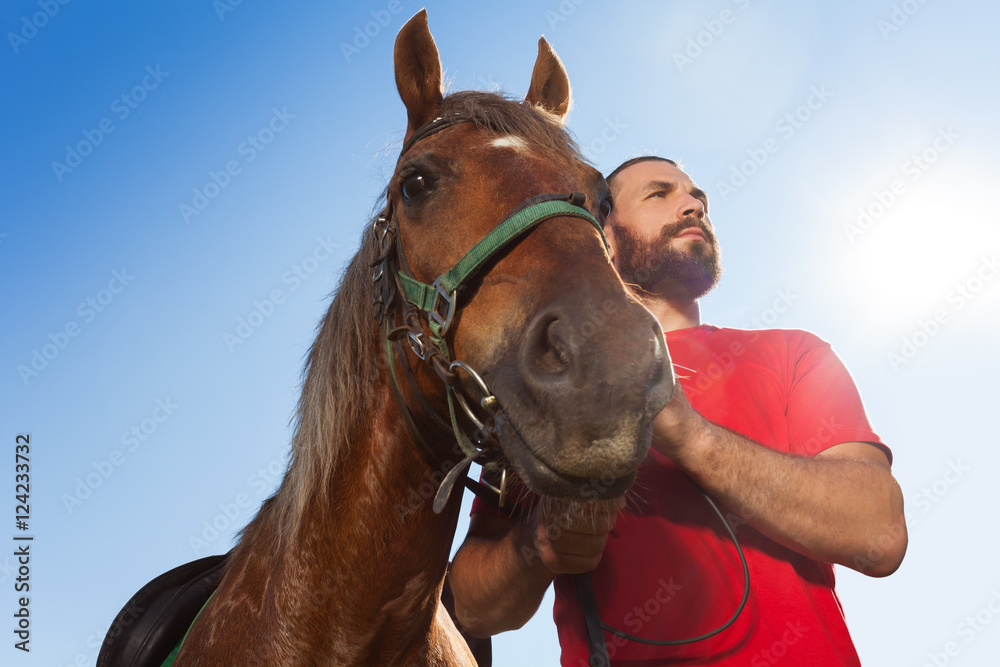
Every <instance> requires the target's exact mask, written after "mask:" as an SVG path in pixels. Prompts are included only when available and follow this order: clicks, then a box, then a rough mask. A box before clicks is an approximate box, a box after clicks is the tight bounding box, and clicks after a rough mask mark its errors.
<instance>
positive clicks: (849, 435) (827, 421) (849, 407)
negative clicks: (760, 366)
mask: <svg viewBox="0 0 1000 667" xmlns="http://www.w3.org/2000/svg"><path fill="white" fill-rule="evenodd" d="M800 333H801V334H802V336H801V339H799V340H798V341H796V342H792V341H790V345H789V355H790V359H789V362H790V366H789V370H790V373H789V385H788V401H787V407H786V413H785V415H786V420H787V423H788V442H789V449H790V450H791V451H792V452H793V453H796V454H801V455H803V456H815V455H816V454H819V453H820V452H822V451H824V450H826V449H829V448H830V447H833V446H834V445H839V444H841V443H844V442H868V443H871V444H873V445H875V446H877V447H879V448H880V449H881V450H882V451H883V452H885V455H886V456H887V457H888V458H889V462H890V463H892V451H891V450H890V449H889V448H888V447H887V446H886V444H885V443H884V442H882V438H880V437H879V436H878V434H877V433H875V431H874V430H873V429H872V425H871V423H870V422H869V420H868V414H867V413H866V412H865V406H864V403H863V402H862V401H861V394H860V393H859V392H858V388H857V386H856V385H855V383H854V379H853V378H852V377H851V374H850V372H849V371H848V370H847V367H846V366H844V363H843V362H842V361H841V360H840V357H838V356H837V354H836V353H835V352H834V351H833V348H832V347H830V344H829V343H827V342H826V341H824V340H822V339H820V338H818V337H817V336H814V335H812V334H807V333H805V332H800Z"/></svg>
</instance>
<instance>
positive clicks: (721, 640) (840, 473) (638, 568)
mask: <svg viewBox="0 0 1000 667" xmlns="http://www.w3.org/2000/svg"><path fill="white" fill-rule="evenodd" d="M607 180H608V183H609V185H610V188H611V194H612V197H613V201H614V208H613V210H612V213H611V215H610V216H609V217H608V219H607V223H606V225H605V232H606V234H607V238H608V243H609V245H610V248H611V258H612V261H613V263H614V265H615V268H616V269H617V270H618V272H619V274H620V275H621V277H622V280H623V281H624V282H625V283H626V285H628V286H629V287H630V288H631V289H632V291H633V293H634V294H635V296H636V298H637V299H639V300H640V301H641V302H642V303H643V304H644V305H645V306H646V307H647V308H648V309H649V310H650V311H651V312H652V313H653V314H654V315H655V316H656V317H657V319H658V320H659V321H660V324H661V326H662V328H663V330H664V332H665V335H666V341H667V346H668V348H669V350H670V356H671V359H672V361H673V362H674V366H675V369H676V373H677V376H678V384H677V386H676V387H675V390H674V394H673V397H672V398H671V400H670V402H669V404H668V405H667V406H666V407H665V408H664V409H663V411H662V412H661V413H660V414H659V415H658V416H657V417H656V419H655V421H654V424H653V440H652V447H651V449H650V453H649V455H648V456H647V458H646V460H645V461H644V462H643V464H642V465H641V466H640V469H639V473H638V476H637V478H636V482H635V484H634V486H633V488H632V491H630V493H629V495H628V500H627V502H626V501H625V500H619V501H616V502H604V503H603V504H602V505H600V507H599V510H598V511H597V512H596V513H595V512H586V513H583V514H581V513H580V512H576V513H572V512H571V513H566V512H563V513H560V512H553V511H552V507H553V505H554V503H551V502H548V501H546V502H543V503H537V502H536V501H537V499H534V498H532V497H530V496H529V497H527V498H526V500H525V501H523V502H522V503H521V504H520V506H516V507H514V508H508V507H505V508H504V511H503V512H496V511H491V510H490V508H489V507H487V506H486V505H485V504H483V503H482V502H480V501H478V500H477V502H476V504H475V506H474V508H473V517H472V521H471V524H470V528H469V534H468V537H467V538H466V540H465V543H464V544H463V545H462V548H461V549H460V550H459V552H458V553H457V554H456V556H455V560H454V563H453V565H452V568H451V573H450V579H451V585H452V588H453V590H454V595H455V604H456V611H457V615H458V618H459V620H460V622H461V624H462V625H463V626H464V627H465V629H466V630H468V631H469V632H471V633H472V634H474V635H477V636H489V635H493V634H496V633H498V632H503V631H506V630H512V629H516V628H519V627H521V626H522V625H523V624H524V623H525V622H526V621H527V620H528V619H529V618H531V616H532V615H534V613H535V611H536V610H537V608H538V605H539V604H540V602H541V600H542V596H543V595H544V593H545V591H546V590H547V588H548V586H549V585H550V584H551V583H553V581H554V582H555V591H556V601H555V607H554V616H555V621H556V625H557V628H558V631H559V641H560V644H561V647H562V664H563V665H567V666H569V665H571V666H573V667H577V666H578V665H587V664H589V663H588V658H589V655H590V649H589V648H588V642H590V643H593V642H594V641H595V637H594V636H593V635H595V634H600V635H602V636H601V637H600V640H602V641H603V643H604V644H605V645H606V650H607V654H608V657H610V659H611V663H612V664H621V665H629V666H638V665H667V664H683V665H751V667H757V666H758V665H771V664H774V662H775V661H777V660H778V659H781V660H782V662H783V664H786V665H810V666H813V667H816V666H826V665H859V664H860V661H859V658H858V655H857V652H856V650H855V648H854V644H853V642H852V641H851V638H850V635H849V633H848V630H847V625H846V623H845V620H844V614H843V611H842V609H841V606H840V602H839V600H838V598H837V595H836V592H835V590H834V570H833V565H834V564H839V565H844V566H847V567H850V568H852V569H855V570H858V571H860V572H863V573H864V574H867V575H870V576H876V577H881V576H886V575H889V574H891V573H892V572H894V571H895V570H896V568H898V567H899V564H900V562H901V561H902V559H903V555H904V553H905V552H906V545H907V536H906V524H905V521H904V517H903V499H902V493H901V491H900V488H899V485H898V484H897V483H896V481H895V479H894V478H893V476H892V473H891V471H890V462H891V456H892V455H891V452H890V450H889V448H888V447H887V446H886V445H885V444H884V443H883V442H882V440H881V438H880V437H879V436H878V435H877V434H876V433H875V432H874V431H873V429H872V427H871V425H870V424H869V421H868V417H867V415H866V413H865V409H864V406H863V404H862V402H861V398H860V395H859V394H858V391H857V388H856V387H855V385H854V382H853V380H852V379H851V376H850V374H849V373H848V371H847V369H846V368H845V367H844V365H843V364H842V363H841V361H840V359H839V358H838V357H837V356H836V355H835V354H834V352H833V351H832V349H831V348H830V345H829V344H828V343H826V342H825V341H823V340H821V339H820V338H818V337H817V336H815V335H813V334H811V333H808V332H805V331H799V330H782V329H770V330H740V329H729V328H722V327H717V326H713V325H710V324H702V323H701V312H700V308H699V303H698V299H699V298H701V297H702V296H704V295H705V294H707V293H708V292H709V291H710V290H711V289H712V288H713V287H714V286H715V285H716V283H717V282H718V280H719V277H720V275H721V265H720V260H719V257H720V253H719V244H718V241H717V239H716V235H715V232H714V229H713V227H712V223H711V221H710V220H709V217H708V198H707V196H706V195H705V193H704V192H703V191H702V190H701V189H699V188H698V187H697V186H696V185H695V183H694V182H693V181H692V180H691V178H690V177H689V176H688V175H687V174H685V173H684V172H683V171H682V170H681V169H680V168H679V167H678V165H677V164H676V163H674V162H673V161H671V160H666V159H664V158H659V157H653V156H645V157H641V158H636V159H633V160H629V161H627V162H625V163H624V164H622V165H621V166H620V167H618V169H616V170H615V171H614V172H612V173H611V174H610V175H609V176H608V179H607ZM702 492H704V493H705V494H707V496H708V497H710V498H712V499H714V500H715V501H716V502H718V503H719V504H720V505H721V506H722V508H721V512H722V515H723V516H724V518H725V521H726V522H727V523H728V524H729V526H730V527H731V528H732V529H733V530H734V531H735V534H736V537H737V538H738V540H739V542H740V544H741V545H742V549H743V552H744V554H745V557H746V561H747V570H748V571H749V576H750V588H749V593H748V594H747V596H746V602H745V604H744V605H742V609H741V611H740V613H739V615H738V616H737V617H736V619H735V621H734V622H733V623H732V624H731V625H729V626H728V627H726V628H725V629H724V630H722V631H720V632H717V633H715V634H712V635H711V636H709V637H707V638H703V639H698V640H697V641H693V642H687V643H681V642H677V641H674V642H673V643H668V644H667V645H650V644H645V643H640V642H637V641H634V640H633V639H627V638H624V637H622V636H620V635H619V634H615V633H612V632H607V631H595V630H594V627H595V626H594V625H593V621H591V627H590V634H591V637H590V638H589V639H588V629H587V619H586V618H585V615H584V613H583V609H582V607H581V602H580V600H581V598H585V597H589V598H590V600H591V603H592V604H596V608H597V610H598V611H599V614H600V619H601V620H602V621H603V622H604V623H605V624H607V625H608V626H610V627H612V628H615V629H617V630H619V631H621V632H624V633H628V634H631V635H634V636H639V637H641V638H646V639H653V640H684V639H697V638H699V637H701V636H703V635H706V634H710V633H712V632H714V631H715V630H717V629H718V628H720V627H722V626H724V625H725V624H726V623H727V621H728V620H729V619H730V618H731V617H732V616H733V615H734V612H736V611H737V610H738V609H740V607H741V600H742V598H743V596H744V568H743V566H742V565H741V562H740V558H739V557H738V556H737V554H736V550H735V547H734V545H733V543H732V541H731V539H730V538H729V535H728V533H727V530H726V525H725V524H724V523H723V520H722V517H720V516H718V515H716V514H715V512H714V510H713V509H712V508H711V506H710V505H709V503H708V502H707V501H706V500H705V498H704V497H703V495H702ZM580 573H589V579H590V582H591V585H590V586H588V588H591V587H592V590H591V592H590V593H584V592H580V591H578V590H576V589H575V586H574V583H575V581H579V579H576V580H574V579H573V578H572V577H571V576H570V575H577V574H580ZM596 627H599V626H596Z"/></svg>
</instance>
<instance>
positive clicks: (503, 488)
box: [479, 468, 507, 507]
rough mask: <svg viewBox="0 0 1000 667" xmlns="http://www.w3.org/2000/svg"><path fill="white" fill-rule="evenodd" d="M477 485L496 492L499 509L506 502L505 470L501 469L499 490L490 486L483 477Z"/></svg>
mask: <svg viewBox="0 0 1000 667" xmlns="http://www.w3.org/2000/svg"><path fill="white" fill-rule="evenodd" d="M479 483H480V484H482V485H483V486H485V487H486V488H488V489H491V490H493V491H496V492H497V493H498V494H500V498H499V500H498V501H497V502H498V504H499V505H500V507H503V501H504V500H506V498H507V468H501V472H500V488H499V489H498V488H497V487H495V486H493V485H492V484H490V483H489V481H487V479H486V478H485V477H483V478H482V479H480V480H479Z"/></svg>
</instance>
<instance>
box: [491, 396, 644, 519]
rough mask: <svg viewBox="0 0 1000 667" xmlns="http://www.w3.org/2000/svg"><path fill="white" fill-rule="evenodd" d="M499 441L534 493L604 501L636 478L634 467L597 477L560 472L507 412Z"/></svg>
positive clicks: (519, 475)
mask: <svg viewBox="0 0 1000 667" xmlns="http://www.w3.org/2000/svg"><path fill="white" fill-rule="evenodd" d="M501 433H502V435H501V437H500V442H501V446H502V448H503V451H504V454H505V456H506V459H507V461H508V462H509V463H510V464H511V465H512V466H513V468H514V470H515V471H516V472H517V474H518V477H520V478H521V480H522V481H523V482H524V484H525V486H527V487H528V489H529V490H531V491H532V492H533V493H535V494H537V495H540V496H549V497H553V498H560V499H565V500H603V499H606V498H617V497H619V496H622V495H624V494H625V492H626V491H628V489H629V487H631V486H632V482H634V481H635V476H636V470H635V468H634V467H630V468H628V469H626V470H614V469H609V470H608V471H607V472H606V473H604V474H601V475H600V476H596V477H579V476H575V475H568V474H565V473H563V472H560V471H559V470H557V469H556V468H554V467H553V466H552V465H550V464H549V463H548V462H546V461H545V460H544V459H543V458H542V457H541V456H539V455H538V454H536V453H535V452H534V451H533V450H532V448H531V447H530V446H529V445H528V443H527V442H526V441H525V439H524V437H523V436H522V435H521V433H520V431H519V430H518V428H517V426H516V424H514V422H513V421H512V420H510V418H509V415H507V416H506V418H505V419H503V420H502V425H501Z"/></svg>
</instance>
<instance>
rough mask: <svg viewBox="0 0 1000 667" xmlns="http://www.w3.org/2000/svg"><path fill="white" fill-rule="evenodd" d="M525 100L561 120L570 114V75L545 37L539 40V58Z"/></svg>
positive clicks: (564, 119) (563, 120)
mask: <svg viewBox="0 0 1000 667" xmlns="http://www.w3.org/2000/svg"><path fill="white" fill-rule="evenodd" d="M524 101H525V102H530V103H531V104H536V105H538V106H540V107H542V108H543V109H545V110H546V111H548V112H549V113H552V114H555V115H556V116H557V117H558V118H559V120H560V122H565V121H566V116H567V114H569V105H570V89H569V76H567V75H566V68H565V67H563V64H562V61H561V60H559V56H557V55H556V52H555V51H553V50H552V47H551V46H549V43H548V42H546V41H545V38H544V37H542V38H540V39H539V40H538V58H537V60H535V69H534V70H532V72H531V85H530V86H529V87H528V94H527V95H525V96H524Z"/></svg>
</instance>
